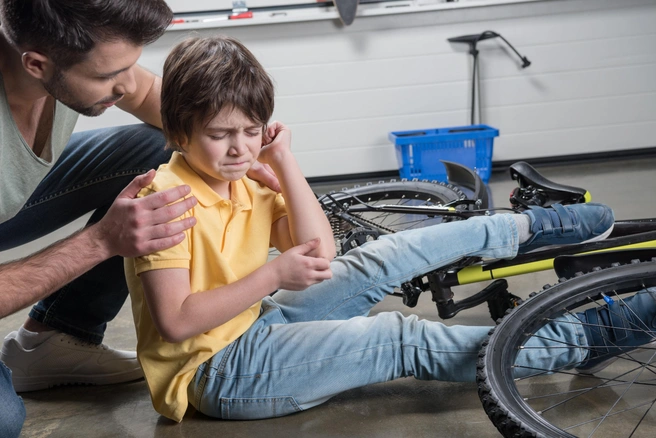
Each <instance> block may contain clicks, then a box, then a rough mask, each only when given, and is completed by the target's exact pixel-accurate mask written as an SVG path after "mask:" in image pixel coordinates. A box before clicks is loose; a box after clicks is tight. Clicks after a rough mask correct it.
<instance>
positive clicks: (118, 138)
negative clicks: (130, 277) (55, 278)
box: [0, 124, 171, 344]
mask: <svg viewBox="0 0 656 438" xmlns="http://www.w3.org/2000/svg"><path fill="white" fill-rule="evenodd" d="M164 145H165V141H164V136H163V135H162V133H161V131H160V130H159V129H157V128H154V127H152V126H150V125H146V124H140V125H132V126H120V127H114V128H107V129H97V130H93V131H85V132H79V133H75V134H73V135H72V136H71V139H70V141H69V143H68V144H67V146H66V148H65V149H64V151H63V153H62V156H61V157H60V159H59V160H58V161H57V162H56V163H55V165H54V166H53V168H52V169H51V170H50V172H49V173H48V175H47V176H46V177H45V178H44V179H43V181H41V183H40V184H39V186H38V187H37V189H36V190H35V192H34V193H33V194H32V195H31V197H30V198H29V200H28V201H27V203H26V204H25V206H24V207H23V209H22V210H21V211H20V212H19V213H18V214H17V215H16V216H15V217H13V218H12V219H10V220H8V221H6V222H4V223H2V224H0V250H3V251H4V250H7V249H10V248H13V247H16V246H18V245H22V244H24V243H27V242H30V241H33V240H35V239H37V238H39V237H42V236H45V235H46V234H48V233H50V232H52V231H54V230H56V229H58V228H60V227H62V226H64V225H66V224H68V223H70V222H72V221H73V220H75V219H77V218H79V217H80V216H82V215H84V214H86V213H88V212H90V211H93V210H95V212H94V213H93V214H92V215H91V218H90V219H89V224H93V223H95V222H97V221H99V220H100V219H101V218H102V217H103V215H104V214H105V213H106V212H107V210H108V209H109V207H110V205H111V204H112V202H114V199H115V198H116V196H118V194H119V193H120V192H121V190H123V189H124V188H125V186H127V185H128V184H129V183H130V181H132V179H134V177H135V176H137V175H139V174H142V173H145V172H147V171H148V170H150V169H156V168H157V167H158V166H159V165H160V164H162V163H165V162H167V161H168V160H169V158H170V156H171V152H170V151H165V150H164ZM127 295H128V290H127V286H126V284H125V275H124V273H123V259H122V258H121V257H113V258H111V259H108V260H106V261H105V262H103V263H100V264H99V265H97V266H96V267H94V268H93V269H91V270H90V271H88V272H87V273H85V274H83V275H82V276H80V277H79V278H77V279H75V280H74V281H72V282H71V283H69V284H67V285H66V286H64V287H63V288H61V289H60V290H59V291H57V292H55V293H54V294H52V295H51V296H49V297H48V298H46V299H45V300H43V301H40V302H39V303H37V304H36V305H35V306H34V307H33V308H32V310H31V312H30V317H32V318H34V319H35V320H37V321H39V322H42V323H44V324H47V325H48V326H50V327H52V328H55V329H58V330H61V331H63V332H65V333H68V334H70V335H73V336H76V337H78V338H80V339H82V340H85V341H89V342H93V343H96V344H99V343H100V342H102V339H103V335H104V333H105V328H106V326H107V322H108V321H111V320H112V319H114V317H115V316H116V314H117V313H118V312H119V310H120V309H121V307H122V306H123V303H124V302H125V299H126V298H127Z"/></svg>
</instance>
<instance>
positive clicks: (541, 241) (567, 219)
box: [519, 203, 615, 252]
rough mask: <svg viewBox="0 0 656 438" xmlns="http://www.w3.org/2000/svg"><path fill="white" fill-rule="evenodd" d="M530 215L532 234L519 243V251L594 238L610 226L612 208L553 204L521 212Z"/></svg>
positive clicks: (612, 223) (613, 222) (604, 236)
mask: <svg viewBox="0 0 656 438" xmlns="http://www.w3.org/2000/svg"><path fill="white" fill-rule="evenodd" d="M523 214H525V215H527V216H528V217H529V218H530V219H531V233H532V236H531V237H530V238H529V239H528V240H527V241H526V242H524V243H522V244H521V245H519V249H520V252H526V251H530V250H533V249H536V248H539V247H541V246H547V245H566V244H571V243H585V242H594V241H596V240H603V239H605V238H606V237H608V236H609V235H610V233H611V231H612V230H613V226H614V224H615V218H614V216H613V210H611V209H610V208H609V207H607V206H605V205H603V204H594V203H586V204H573V205H560V204H554V205H552V206H551V207H547V208H544V207H533V208H531V209H529V210H526V211H524V212H523Z"/></svg>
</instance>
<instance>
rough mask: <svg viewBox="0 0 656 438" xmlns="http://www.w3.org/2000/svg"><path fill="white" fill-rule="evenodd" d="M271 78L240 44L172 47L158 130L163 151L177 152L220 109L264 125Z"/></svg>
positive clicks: (191, 42)
mask: <svg viewBox="0 0 656 438" xmlns="http://www.w3.org/2000/svg"><path fill="white" fill-rule="evenodd" d="M273 105H274V89H273V83H272V81H271V78H270V77H269V75H268V74H267V72H266V71H265V70H264V67H262V65H261V64H260V63H259V62H258V61H257V59H255V56H253V54H252V53H251V52H250V51H249V50H248V49H247V48H246V47H245V46H244V45H243V44H242V43H240V42H239V41H237V40H236V39H234V38H230V37H226V36H220V35H219V36H212V37H207V38H198V37H194V38H189V39H186V40H184V41H182V42H181V43H180V44H178V45H177V46H175V47H174V48H173V50H172V51H171V53H170V54H169V56H168V58H166V62H165V63H164V74H163V75H162V125H163V129H164V135H165V136H166V141H167V147H168V148H171V149H173V150H177V151H181V150H182V146H181V145H182V144H183V143H186V142H188V141H189V140H190V139H191V136H192V133H193V131H194V130H195V129H198V128H199V127H204V126H205V125H207V123H209V122H210V121H211V120H212V119H213V118H214V117H216V116H217V115H218V114H219V113H220V112H221V111H222V110H223V109H229V110H235V109H237V110H239V111H241V112H242V113H243V114H244V115H245V116H246V117H247V118H248V119H249V120H251V121H252V122H256V123H260V124H262V125H263V126H266V124H267V122H268V121H269V118H271V115H272V114H273Z"/></svg>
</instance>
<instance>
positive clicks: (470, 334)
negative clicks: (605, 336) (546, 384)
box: [188, 215, 587, 419]
mask: <svg viewBox="0 0 656 438" xmlns="http://www.w3.org/2000/svg"><path fill="white" fill-rule="evenodd" d="M517 239H518V236H517V228H516V225H515V222H514V220H512V219H510V218H509V217H508V215H495V216H491V217H478V218H472V219H469V220H467V221H461V222H453V223H449V224H444V225H438V226H433V227H427V228H422V229H417V230H413V231H405V232H402V233H397V234H394V235H388V236H384V237H382V238H380V239H379V240H377V241H374V242H370V243H367V244H365V245H364V246H362V247H360V248H357V249H354V250H352V251H350V252H348V253H347V254H346V255H345V256H342V257H339V258H337V259H335V260H334V261H333V263H332V265H331V268H332V272H333V278H332V279H330V280H328V281H324V282H322V283H319V284H316V285H314V286H311V287H309V288H308V289H306V290H305V291H302V292H294V291H286V290H281V291H278V292H277V293H276V294H275V295H274V296H273V297H270V298H265V299H264V301H263V306H262V313H261V315H260V317H259V318H258V320H257V321H256V322H255V324H254V325H253V326H252V327H251V328H250V329H249V330H247V331H246V333H244V334H243V335H242V336H241V337H240V338H239V339H237V340H236V341H234V342H233V343H231V344H230V345H229V346H228V347H226V348H224V349H223V350H221V351H220V352H219V353H217V354H216V355H215V356H214V357H213V358H212V359H210V360H209V361H207V362H205V363H204V364H202V365H201V366H200V367H199V368H198V370H197V372H196V375H195V378H194V380H193V381H192V382H191V384H190V385H189V387H188V395H189V400H190V403H191V404H192V405H193V406H194V407H195V408H196V409H197V410H199V411H200V412H202V413H204V414H206V415H209V416H212V417H217V418H222V419H259V418H269V417H277V416H283V415H287V414H291V413H294V412H298V411H302V410H304V409H308V408H310V407H313V406H316V405H318V404H320V403H323V402H325V401H326V400H328V399H329V398H330V397H332V396H334V395H336V394H338V393H340V392H342V391H345V390H348V389H351V388H356V387H360V386H364V385H368V384H372V383H378V382H384V381H389V380H393V379H397V378H400V377H407V376H414V377H415V378H417V379H422V380H446V381H473V380H474V379H475V374H476V358H477V355H478V351H479V350H480V347H481V344H482V342H483V340H484V339H485V337H486V336H487V333H488V331H489V327H470V326H453V327H447V326H445V325H444V324H441V323H439V322H433V321H426V320H419V319H417V317H416V316H410V317H405V316H403V315H401V314H400V313H397V312H388V313H381V314H378V315H376V316H373V317H368V316H367V315H368V314H369V311H370V310H371V308H372V307H373V306H374V305H375V304H376V303H378V302H379V301H381V300H382V299H383V298H384V297H385V296H386V295H388V294H389V293H390V292H392V291H393V288H394V287H395V286H398V285H399V284H401V283H402V282H404V281H407V280H409V279H411V278H413V277H417V276H419V275H421V274H423V273H426V272H428V271H430V270H433V269H436V268H438V267H441V266H444V265H447V264H450V263H452V262H455V261H456V260H459V259H461V258H462V257H464V256H480V257H489V258H510V257H514V256H515V255H516V254H517V249H518V242H517ZM562 326H563V327H559V328H555V329H554V330H551V329H550V328H549V327H547V328H545V329H544V330H546V331H551V333H549V334H546V333H545V335H546V336H545V338H548V337H551V338H554V339H557V340H559V341H560V342H565V343H567V344H570V345H571V344H579V345H583V346H584V347H585V346H587V343H586V342H585V335H584V334H583V332H582V330H581V329H580V324H579V325H577V324H563V325H562ZM539 339H540V338H536V341H535V342H541V341H540V340H539ZM529 351H530V352H527V353H526V354H525V355H524V357H523V358H521V361H525V363H526V364H527V366H532V365H535V363H540V364H542V365H543V367H548V366H558V367H560V366H565V365H567V364H576V363H579V362H580V361H581V360H583V359H584V358H585V354H586V353H585V349H584V348H582V349H562V350H561V351H562V354H560V355H554V354H553V350H551V351H550V353H549V354H548V355H544V354H543V353H542V352H543V350H540V349H529Z"/></svg>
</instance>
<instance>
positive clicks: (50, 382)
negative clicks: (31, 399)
mask: <svg viewBox="0 0 656 438" xmlns="http://www.w3.org/2000/svg"><path fill="white" fill-rule="evenodd" d="M141 378H143V371H142V370H141V368H139V369H135V370H132V371H130V372H122V373H118V374H103V375H93V376H80V375H79V374H77V375H75V374H71V375H57V376H40V377H34V376H31V377H17V376H12V379H11V380H12V383H13V384H14V389H15V390H16V392H30V391H39V390H42V389H48V388H53V387H55V386H66V385H82V386H86V385H93V386H96V385H113V384H116V383H126V382H132V381H135V380H139V379H141Z"/></svg>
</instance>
